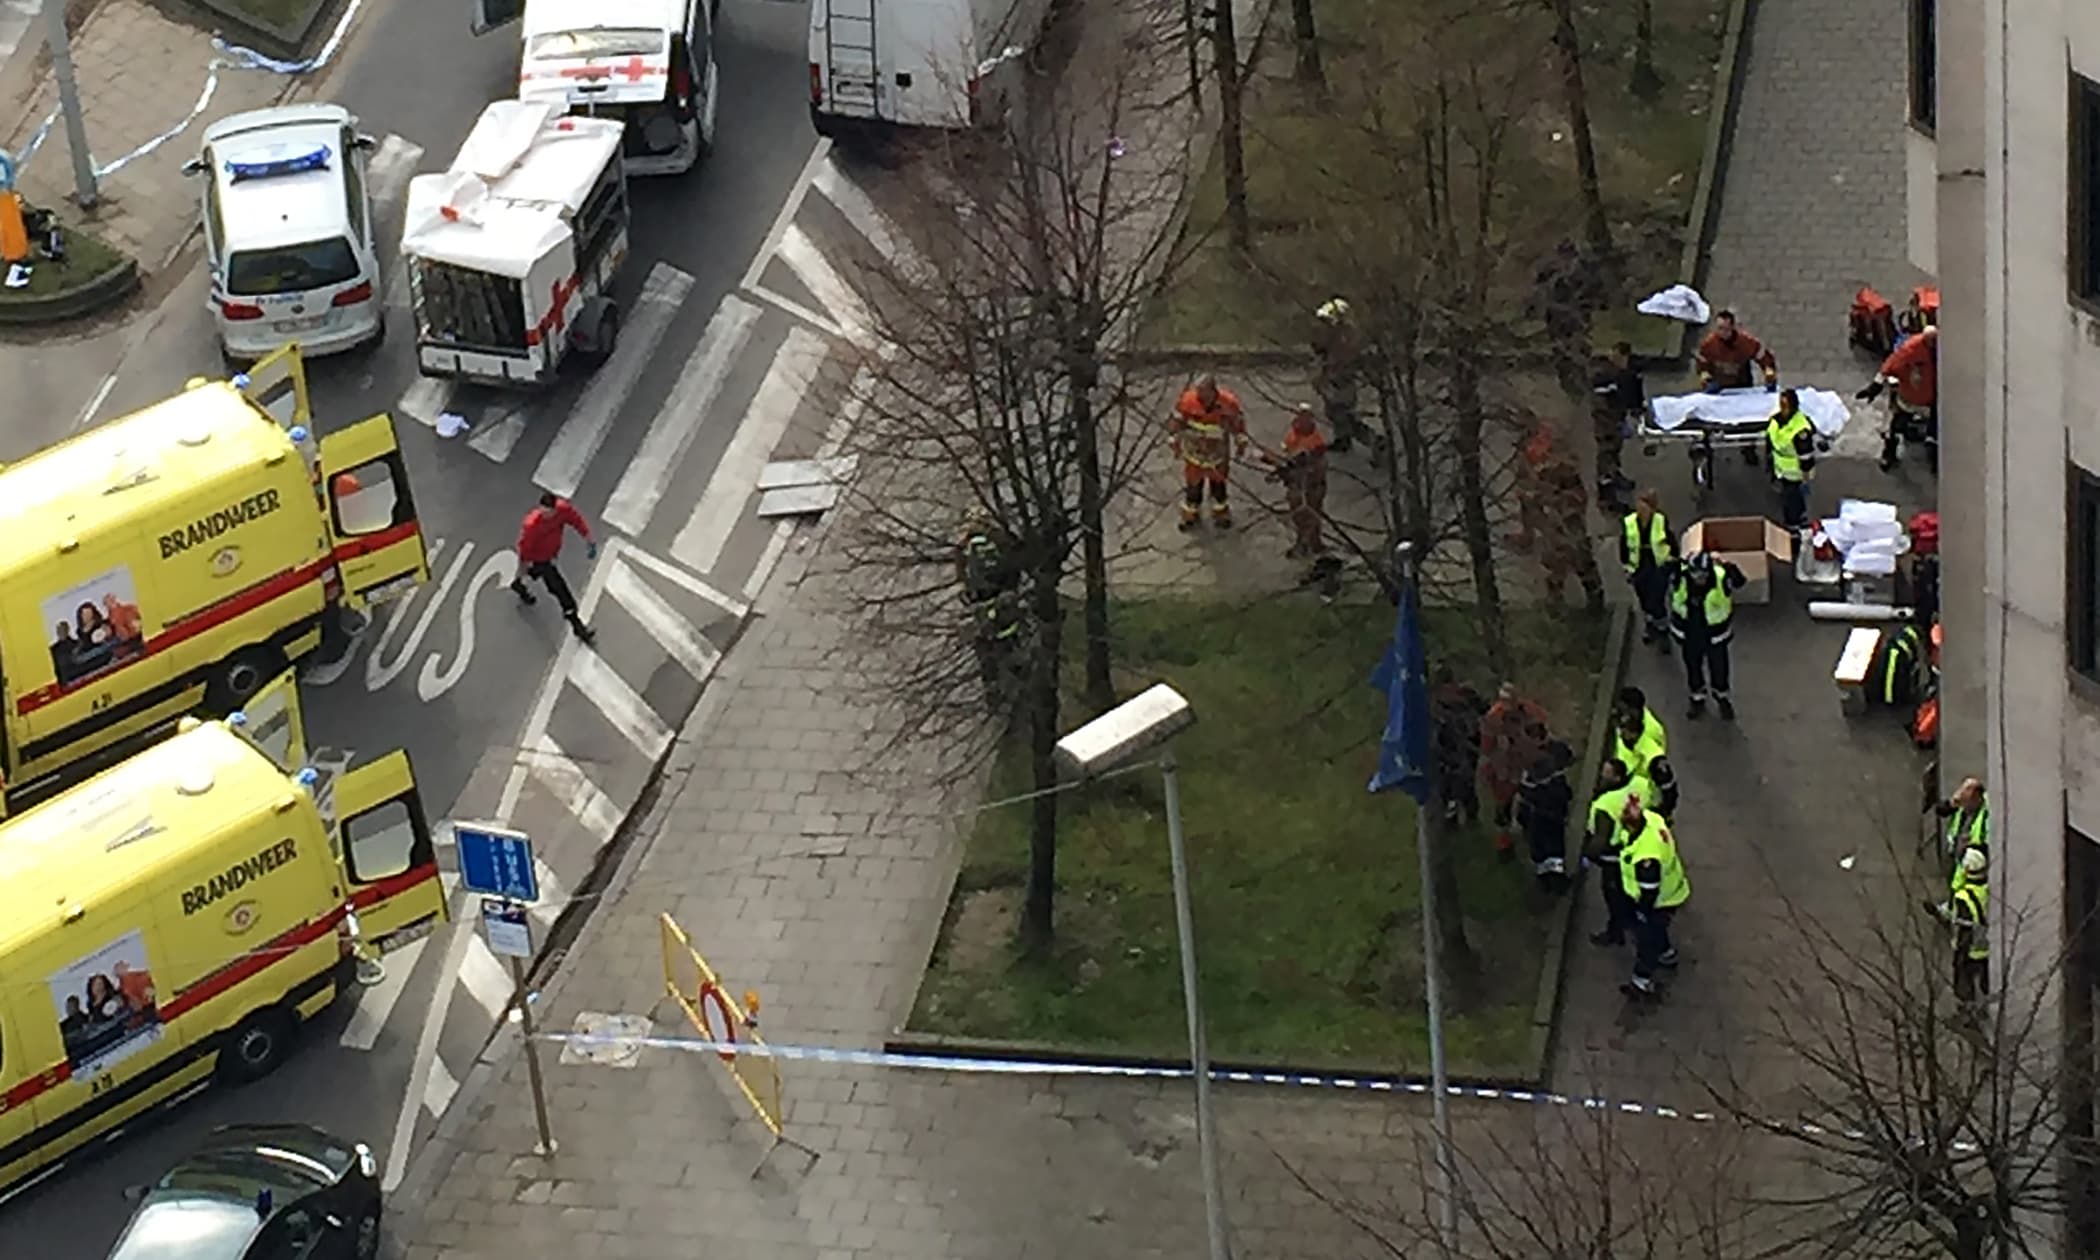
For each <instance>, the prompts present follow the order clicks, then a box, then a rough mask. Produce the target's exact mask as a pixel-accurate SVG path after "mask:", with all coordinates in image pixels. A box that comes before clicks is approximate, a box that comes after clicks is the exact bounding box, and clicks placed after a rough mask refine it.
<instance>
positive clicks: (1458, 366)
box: [1449, 329, 1510, 678]
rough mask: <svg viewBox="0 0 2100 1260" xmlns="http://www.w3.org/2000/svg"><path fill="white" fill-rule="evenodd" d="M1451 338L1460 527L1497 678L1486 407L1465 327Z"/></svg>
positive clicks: (1497, 588)
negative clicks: (1484, 447)
mask: <svg viewBox="0 0 2100 1260" xmlns="http://www.w3.org/2000/svg"><path fill="white" fill-rule="evenodd" d="M1457 331H1458V332H1459V335H1458V336H1457V337H1454V338H1453V339H1452V344H1451V346H1450V347H1449V352H1450V354H1451V406H1452V410H1453V411H1455V412H1456V413H1457V419H1458V423H1457V425H1456V426H1455V427H1454V430H1453V435H1452V436H1453V438H1454V440H1455V441H1456V443H1457V446H1458V494H1459V522H1460V530H1461V532H1462V533H1463V534H1464V535H1465V540H1466V553H1467V555H1468V556H1469V557H1470V558H1471V560H1472V563H1473V602H1474V609H1475V615H1476V616H1477V617H1478V618H1479V621H1480V638H1481V642H1482V643H1483V644H1484V645H1485V646H1486V647H1487V653H1488V664H1489V666H1490V667H1492V668H1493V670H1494V672H1495V677H1497V678H1507V677H1509V673H1510V655H1509V626H1508V624H1507V623H1506V621H1505V620H1504V615H1503V610H1502V585H1501V581H1500V579H1498V578H1497V577H1496V574H1495V539H1494V532H1493V529H1492V527H1491V526H1490V525H1489V523H1488V510H1487V476H1486V472H1485V470H1484V468H1483V466H1482V458H1481V443H1482V434H1483V430H1485V428H1486V427H1487V409H1486V406H1485V404H1484V403H1483V402H1482V400H1481V397H1480V364H1479V363H1478V362H1477V361H1476V360H1475V359H1474V357H1473V354H1472V351H1471V350H1470V349H1469V346H1470V342H1469V340H1468V338H1467V337H1466V336H1465V333H1464V330H1463V329H1460V330H1457Z"/></svg>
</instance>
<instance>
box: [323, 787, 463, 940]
mask: <svg viewBox="0 0 2100 1260" xmlns="http://www.w3.org/2000/svg"><path fill="white" fill-rule="evenodd" d="M335 816H336V817H337V818H338V819H339V820H340V822H339V824H338V825H339V827H340V828H341V830H340V835H341V839H342V854H343V870H344V873H345V874H347V875H348V876H349V878H350V905H351V907H352V908H353V909H354V910H355V911H356V912H357V922H358V929H359V931H360V932H361V933H362V935H363V936H364V939H365V940H367V941H370V942H372V943H374V944H376V945H378V946H379V948H380V950H381V951H382V952H383V951H386V950H389V949H398V948H400V947H401V946H403V945H406V944H408V943H409V942H410V941H413V940H416V939H418V938H419V937H422V936H425V935H428V934H429V932H430V931H431V930H432V929H433V928H435V927H437V925H438V924H440V923H443V922H444V921H445V887H444V884H443V883H442V882H441V881H440V880H439V879H438V867H437V848H436V845H435V843H434V842H433V841H432V839H431V835H430V823H429V821H428V820H427V819H426V818H425V817H424V815H423V800H422V797H421V796H419V795H418V794H417V792H416V777H415V772H414V771H413V770H411V769H410V768H409V764H408V754H407V753H405V752H402V751H401V750H400V749H398V748H397V749H395V750H394V751H393V752H390V753H388V754H386V755H385V756H384V757H381V758H380V759H379V760H377V761H374V762H372V763H371V764H369V765H363V766H359V767H357V768H356V769H355V770H349V771H346V772H344V773H343V775H342V776H341V777H339V778H338V779H337V780H336V781H335Z"/></svg>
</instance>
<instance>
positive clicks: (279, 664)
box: [204, 647, 285, 713]
mask: <svg viewBox="0 0 2100 1260" xmlns="http://www.w3.org/2000/svg"><path fill="white" fill-rule="evenodd" d="M284 670H285V659H284V653H282V652H279V651H278V650H277V649H275V648H259V647H257V648H242V649H241V650H240V651H238V652H235V653H234V654H233V655H232V656H229V657H227V658H226V659H225V660H224V661H221V662H220V663H219V667H218V668H217V669H215V670H213V671H212V674H211V679H210V681H208V682H206V683H205V684H204V704H205V707H206V708H209V709H210V710H211V711H212V712H214V713H231V712H233V711H234V710H236V709H238V708H240V707H241V706H242V705H244V704H246V703H248V701H249V700H250V699H252V698H253V697H254V695H255V693H256V692H258V691H261V690H262V689H263V684H265V683H267V682H269V681H270V680H271V679H272V678H275V677H277V675H279V674H281V673H283V672H284Z"/></svg>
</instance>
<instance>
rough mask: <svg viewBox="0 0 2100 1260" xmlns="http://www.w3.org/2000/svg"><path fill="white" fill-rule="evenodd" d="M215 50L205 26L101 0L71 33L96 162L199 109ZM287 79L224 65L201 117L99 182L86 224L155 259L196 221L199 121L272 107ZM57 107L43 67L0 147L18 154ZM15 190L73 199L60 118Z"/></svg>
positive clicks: (36, 199)
mask: <svg viewBox="0 0 2100 1260" xmlns="http://www.w3.org/2000/svg"><path fill="white" fill-rule="evenodd" d="M23 51H24V52H27V51H28V50H27V49H24V50H23ZM217 56H218V54H217V53H216V51H215V50H214V49H213V48H212V43H211V33H210V32H209V31H207V30H204V29H202V28H201V27H197V26H191V25H187V24H185V23H182V22H177V21H174V20H172V19H171V18H169V17H168V16H167V15H165V14H163V13H162V12H161V11H160V10H158V9H156V8H154V7H153V5H151V4H149V3H146V0H100V2H99V3H98V4H96V6H95V8H94V11H93V12H91V13H90V14H89V15H88V17H87V20H86V22H85V23H84V24H82V26H81V28H80V29H79V31H77V32H76V33H75V34H74V36H73V69H74V75H75V77H76V79H77V80H78V82H79V85H80V99H81V112H82V115H83V117H84V119H85V121H86V125H87V134H88V142H89V144H90V145H91V146H92V148H93V151H94V154H95V157H96V159H97V161H98V162H100V163H101V164H103V165H107V164H109V163H110V162H112V161H114V160H115V159H117V158H119V157H121V156H123V155H124V154H126V153H129V152H131V151H132V150H133V149H134V148H136V147H137V146H139V145H142V144H144V143H146V142H147V141H149V140H151V139H153V138H154V137H155V136H158V135H160V134H161V133H162V132H164V131H166V130H167V129H168V128H170V127H172V126H174V125H175V124H176V123H177V122H179V121H181V120H182V119H183V117H184V116H186V115H187V114H188V113H189V112H190V111H191V110H192V109H194V108H196V106H197V103H198V99H199V96H200V94H201V93H202V92H203V90H204V87H205V83H206V80H207V79H208V77H209V76H210V74H211V69H212V66H213V63H214V61H215V59H216V58H217ZM292 82H293V80H291V79H288V78H286V77H284V76H281V75H275V74H269V73H265V72H263V71H259V70H244V69H238V68H234V67H231V66H226V67H221V68H220V69H219V71H218V83H217V87H216V88H215V90H214V91H213V93H212V97H211V100H210V102H209V103H208V104H207V105H206V107H205V111H204V116H203V117H202V118H200V119H199V120H198V121H197V122H196V123H193V124H191V127H190V129H189V130H188V131H186V132H184V133H183V135H181V136H178V137H176V138H175V139H173V140H170V141H169V142H168V143H166V144H164V145H162V146H161V147H160V148H159V149H157V150H155V151H154V152H153V153H151V154H148V155H146V156H144V157H141V158H140V159H138V160H137V161H135V162H132V163H131V164H129V165H127V166H125V167H124V168H123V169H122V170H120V171H118V172H116V173H115V174H113V175H110V176H107V177H106V178H104V179H102V180H101V181H100V193H101V197H102V201H101V204H100V205H98V206H97V207H96V209H95V210H94V211H93V212H92V213H90V214H88V215H87V216H85V222H87V223H88V224H89V225H91V226H92V228H93V230H94V231H95V233H96V234H97V235H100V236H101V237H103V238H104V239H105V240H107V241H109V243H110V244H112V245H114V246H116V247H117V248H118V249H121V250H123V251H124V252H126V253H128V254H130V255H131V256H132V257H133V258H134V259H136V260H137V261H138V263H139V266H140V267H141V268H143V269H145V270H148V271H152V270H156V269H158V268H159V267H161V266H162V265H163V264H164V263H165V262H166V261H167V260H168V258H169V257H170V256H171V255H173V254H174V253H175V252H176V250H178V249H179V248H180V247H181V246H182V244H183V242H184V241H185V240H186V239H187V238H188V236H189V234H190V230H191V229H192V228H193V227H194V226H195V225H196V222H197V196H198V194H197V190H196V187H195V186H194V185H193V184H191V183H190V181H189V180H187V179H186V178H185V177H184V176H183V174H182V170H181V167H182V164H183V162H185V161H187V160H188V159H189V158H190V157H191V156H192V155H193V154H194V153H195V152H196V136H197V135H198V134H199V133H200V132H201V129H202V127H203V126H204V125H206V124H207V123H208V122H209V121H211V120H213V119H217V118H223V117H225V116H226V115H228V114H232V113H237V112H239V111H241V110H244V109H258V108H261V107H263V106H266V105H270V104H273V103H275V102H276V101H277V100H278V99H279V98H280V97H282V96H283V95H284V93H285V92H286V91H287V90H288V88H289V86H290V85H291V83H292ZM57 103H58V88H57V85H56V83H55V82H54V81H53V80H52V78H51V75H50V72H49V70H48V69H46V70H45V71H44V73H43V76H42V78H41V79H40V81H39V82H38V83H37V86H36V88H35V91H34V92H33V93H32V94H31V96H30V97H29V99H28V101H27V102H26V103H25V104H22V105H21V106H20V107H19V108H20V113H19V114H16V115H11V116H9V117H7V118H5V119H4V122H0V135H4V136H5V138H6V147H7V148H8V149H9V150H10V151H11V152H15V153H20V152H22V150H23V146H24V145H26V144H27V143H28V141H29V139H30V137H31V136H33V135H34V134H35V132H36V130H37V128H38V127H40V126H41V125H42V124H43V121H44V119H46V118H48V117H49V116H50V114H51V111H52V110H53V109H54V108H56V107H57ZM21 191H22V194H23V195H24V196H25V197H27V198H28V199H29V201H31V202H32V203H34V204H37V205H45V206H64V205H70V204H71V198H72V195H73V158H72V154H71V152H70V151H69V150H68V148H67V141H66V128H65V123H64V122H63V121H62V120H61V121H60V122H59V123H58V124H56V125H54V126H53V127H52V128H51V133H50V135H49V137H48V138H47V139H46V140H45V141H44V144H43V147H42V148H40V149H39V150H37V153H36V157H35V160H34V161H32V162H31V163H30V164H29V165H28V167H27V168H26V169H25V170H24V171H23V172H22V176H21Z"/></svg>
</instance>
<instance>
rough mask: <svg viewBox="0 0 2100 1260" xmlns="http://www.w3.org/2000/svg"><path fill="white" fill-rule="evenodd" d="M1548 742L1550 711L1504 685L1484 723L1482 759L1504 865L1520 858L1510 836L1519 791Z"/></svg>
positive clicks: (1497, 847)
mask: <svg viewBox="0 0 2100 1260" xmlns="http://www.w3.org/2000/svg"><path fill="white" fill-rule="evenodd" d="M1547 738H1548V736H1547V731H1546V711H1545V710H1544V709H1542V708H1540V707H1539V706H1538V704H1537V702H1536V701H1533V700H1529V699H1526V698H1525V697H1523V696H1521V695H1519V694H1517V685H1516V684H1515V683H1507V682H1506V683H1503V684H1502V687H1501V689H1500V690H1499V691H1497V692H1496V693H1495V703H1493V704H1491V705H1489V706H1488V711H1487V713H1486V715H1484V716H1483V717H1482V718H1481V719H1480V755H1481V769H1482V770H1483V772H1484V773H1483V776H1482V777H1484V778H1485V779H1486V780H1487V789H1488V797H1489V799H1490V800H1492V801H1494V803H1495V856H1497V857H1499V858H1501V859H1502V860H1504V861H1508V860H1510V859H1512V858H1514V857H1516V855H1517V850H1516V841H1515V839H1513V838H1512V837H1511V836H1510V834H1509V829H1510V824H1511V821H1512V819H1511V811H1512V807H1513V806H1514V805H1515V803H1516V799H1517V789H1518V788H1519V787H1521V786H1522V785H1523V782H1524V772H1525V771H1526V770H1529V769H1530V768H1531V767H1533V766H1535V765H1537V764H1538V759H1539V755H1540V754H1541V753H1543V752H1544V751H1545V749H1546V740H1547Z"/></svg>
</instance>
